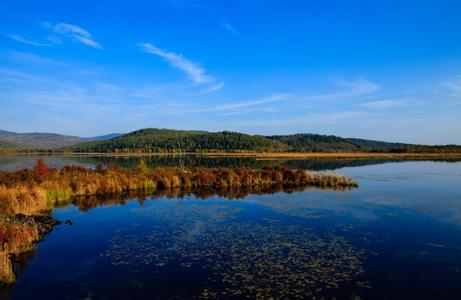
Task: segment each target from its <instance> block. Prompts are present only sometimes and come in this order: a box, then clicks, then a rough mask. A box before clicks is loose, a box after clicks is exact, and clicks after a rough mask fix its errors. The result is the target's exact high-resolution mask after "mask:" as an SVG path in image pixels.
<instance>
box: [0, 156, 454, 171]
mask: <svg viewBox="0 0 461 300" xmlns="http://www.w3.org/2000/svg"><path fill="white" fill-rule="evenodd" d="M38 158H44V159H45V162H46V163H47V164H48V165H49V166H51V167H54V168H60V167H63V166H65V165H81V166H96V165H97V164H103V165H118V166H121V167H127V168H131V167H134V166H136V165H137V164H138V162H139V161H140V160H141V159H142V160H144V161H145V162H146V163H147V165H148V166H150V167H178V166H181V165H182V166H185V167H191V168H192V167H209V168H214V167H230V168H235V167H248V168H253V169H260V168H262V167H264V166H268V165H270V166H279V165H284V166H287V167H290V168H299V169H309V170H318V171H321V170H334V169H338V168H343V167H360V166H366V165H376V164H384V163H389V162H401V161H410V159H381V158H374V159H362V158H359V159H342V158H341V159H329V158H320V159H268V160H266V159H264V160H260V159H256V158H254V157H209V156H201V155H182V156H178V155H157V156H75V155H73V156H62V155H44V156H36V155H35V156H34V155H33V156H25V155H24V156H20V155H16V156H0V170H6V171H14V170H18V169H22V168H31V167H33V166H34V164H35V162H36V160H37V159H38ZM414 160H419V161H422V160H425V161H427V159H414ZM430 161H444V162H456V161H460V160H459V159H430Z"/></svg>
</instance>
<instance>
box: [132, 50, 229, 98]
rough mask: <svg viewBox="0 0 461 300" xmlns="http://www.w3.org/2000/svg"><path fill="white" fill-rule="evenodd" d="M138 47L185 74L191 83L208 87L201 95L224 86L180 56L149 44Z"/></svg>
mask: <svg viewBox="0 0 461 300" xmlns="http://www.w3.org/2000/svg"><path fill="white" fill-rule="evenodd" d="M139 46H140V47H141V50H142V51H144V52H146V53H149V54H153V55H156V56H158V57H161V58H163V59H164V60H165V61H167V62H168V63H169V64H170V65H171V66H173V67H174V68H176V69H178V70H180V71H182V72H183V73H185V74H186V75H187V77H189V79H190V80H191V81H192V82H193V83H195V84H200V85H210V86H209V87H207V88H206V89H204V90H202V91H201V93H202V94H209V93H212V92H215V91H218V90H220V89H221V88H222V87H223V86H224V83H223V82H216V79H215V78H214V77H212V76H210V75H208V74H207V72H206V70H205V69H204V68H203V67H202V66H200V65H199V64H197V63H195V62H193V61H190V60H188V59H187V58H185V57H184V56H182V55H180V54H177V53H174V52H170V51H166V50H163V49H160V48H158V47H156V46H154V45H152V44H149V43H142V44H139Z"/></svg>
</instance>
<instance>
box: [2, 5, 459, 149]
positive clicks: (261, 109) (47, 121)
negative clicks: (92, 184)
mask: <svg viewBox="0 0 461 300" xmlns="http://www.w3.org/2000/svg"><path fill="white" fill-rule="evenodd" d="M0 104H1V119H0V129H4V130H11V131H19V132H31V131H43V132H58V133H64V134H71V135H80V136H94V135H99V134H105V133H110V132H129V131H131V130H135V129H139V128H144V127H162V128H176V129H202V130H211V131H218V130H235V131H242V132H246V133H252V134H256V133H257V134H288V133H296V132H314V133H321V134H335V135H339V136H344V137H362V138H371V139H379V140H387V141H404V142H413V143H427V144H446V143H457V144H461V2H460V1H458V0H453V1H443V0H438V1H435V0H434V1H392V0H386V1H384V0H376V1H328V0H322V1H320V0H317V1H307V0H306V1H275V0H266V1H251V0H236V1H198V0H196V1H194V0H193V1H185V0H184V1H182V0H169V1H167V0H163V1H72V2H71V1H20V0H15V1H9V0H4V1H2V3H1V4H0Z"/></svg>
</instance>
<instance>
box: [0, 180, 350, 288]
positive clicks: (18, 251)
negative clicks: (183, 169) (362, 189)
mask: <svg viewBox="0 0 461 300" xmlns="http://www.w3.org/2000/svg"><path fill="white" fill-rule="evenodd" d="M306 189H307V188H293V189H288V188H283V187H282V186H278V187H274V186H272V187H267V186H266V187H250V188H244V187H240V188H237V189H235V188H227V189H218V190H217V189H214V188H202V189H181V188H176V189H169V190H163V191H159V192H155V193H154V194H152V193H147V192H145V191H132V192H128V193H123V194H107V195H91V196H81V197H74V198H72V199H70V200H69V201H68V202H67V203H65V202H61V203H60V207H65V206H68V205H71V204H73V205H75V206H76V207H78V209H79V210H80V211H89V210H91V209H93V208H97V207H100V206H112V205H122V206H123V205H125V204H126V203H127V202H128V201H134V200H137V201H139V202H140V203H141V205H142V204H144V203H145V202H146V201H147V199H148V198H149V199H158V198H169V199H178V198H179V199H182V198H184V197H188V196H194V197H196V198H197V199H202V200H204V199H208V198H210V197H213V196H218V197H221V198H228V199H243V198H245V197H247V196H248V195H250V194H274V193H278V192H285V193H293V192H300V191H304V190H306ZM336 190H345V189H344V188H339V189H336ZM58 223H59V222H58V221H56V220H54V219H53V218H52V217H50V216H46V215H43V216H22V215H16V216H4V215H0V287H1V286H4V288H3V292H7V290H8V287H9V286H10V284H13V283H14V282H15V280H16V277H17V276H18V275H19V274H20V273H21V270H23V269H25V267H26V266H27V261H28V260H29V259H30V258H32V257H34V251H35V248H34V244H35V243H37V242H39V241H40V240H42V239H43V238H44V237H45V235H47V234H48V233H49V232H50V231H51V230H52V229H53V227H54V226H55V225H57V224H58Z"/></svg>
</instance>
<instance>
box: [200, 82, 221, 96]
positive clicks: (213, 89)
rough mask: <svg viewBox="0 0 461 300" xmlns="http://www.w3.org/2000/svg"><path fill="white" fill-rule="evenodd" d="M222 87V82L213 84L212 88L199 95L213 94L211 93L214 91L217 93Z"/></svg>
mask: <svg viewBox="0 0 461 300" xmlns="http://www.w3.org/2000/svg"><path fill="white" fill-rule="evenodd" d="M223 87H224V82H218V83H216V84H213V85H212V86H210V87H208V88H206V89H204V90H202V91H201V92H200V93H201V94H209V93H213V92H216V91H219V90H220V89H222V88H223Z"/></svg>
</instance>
